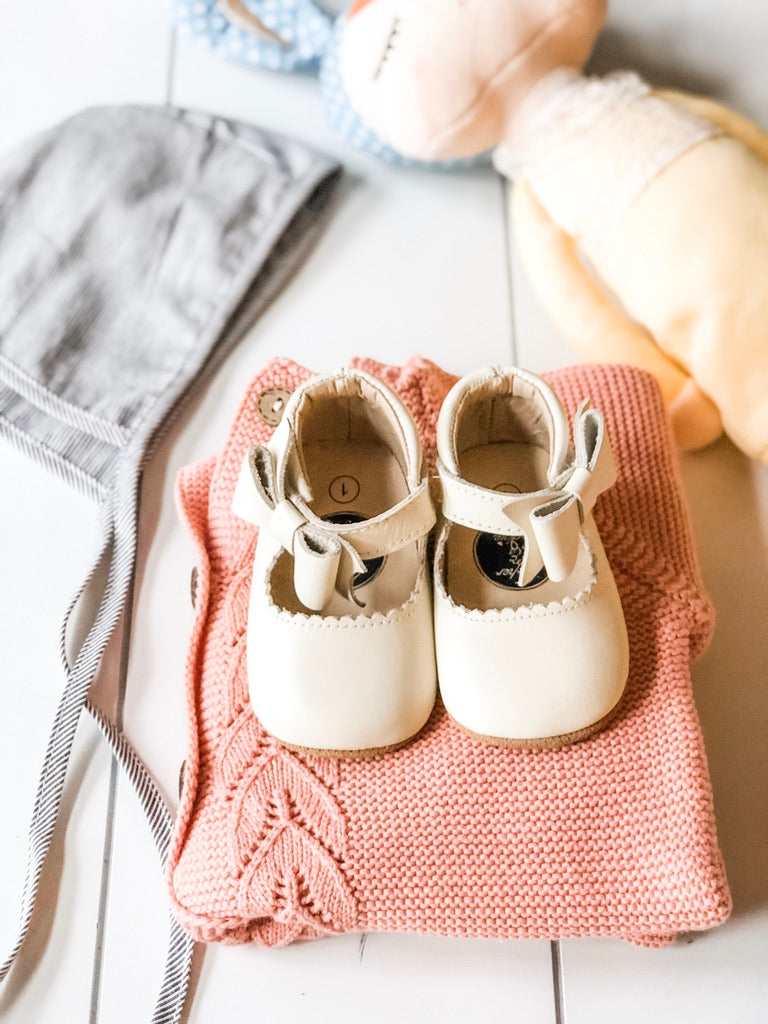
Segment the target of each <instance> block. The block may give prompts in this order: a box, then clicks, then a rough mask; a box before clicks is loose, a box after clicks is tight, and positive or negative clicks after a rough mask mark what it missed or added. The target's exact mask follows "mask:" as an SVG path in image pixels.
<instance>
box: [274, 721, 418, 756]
mask: <svg viewBox="0 0 768 1024" xmlns="http://www.w3.org/2000/svg"><path fill="white" fill-rule="evenodd" d="M431 717H432V716H431V715H430V718H431ZM424 725H426V722H425V723H424ZM423 729H424V726H422V727H421V729H419V731H418V732H415V733H414V734H413V736H408V737H407V739H404V740H400V742H399V743H391V744H390V745H389V746H388V747H369V748H367V749H365V750H319V749H317V748H315V747H300V746H298V745H297V744H295V743H286V742H285V741H284V740H279V741H278V742H279V743H280V744H281V745H282V746H283V747H286V749H288V750H295V751H297V752H298V753H300V754H311V755H312V756H313V757H327V758H329V759H331V760H336V761H339V760H345V761H370V760H372V759H373V758H374V757H381V755H382V754H392V753H394V751H396V750H401V749H402V748H403V747H405V746H407V745H408V744H409V743H412V742H413V741H414V740H415V739H417V738H418V737H419V736H420V734H421V732H422V730H423Z"/></svg>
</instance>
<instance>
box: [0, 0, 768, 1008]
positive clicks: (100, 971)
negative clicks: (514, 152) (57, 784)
mask: <svg viewBox="0 0 768 1024" xmlns="http://www.w3.org/2000/svg"><path fill="white" fill-rule="evenodd" d="M766 39H768V12H767V11H766V7H765V4H764V2H763V0H749V2H746V0H743V2H741V3H739V4H726V3H725V2H724V0H644V3H643V4H637V3H633V2H632V0H620V2H619V0H616V2H615V3H614V4H613V12H612V17H611V21H610V24H609V27H608V29H607V30H606V33H605V36H604V38H603V40H602V42H601V44H600V46H599V49H598V53H597V57H596V61H597V64H598V65H599V66H600V67H601V68H603V69H605V68H610V67H615V66H618V65H619V64H621V62H634V64H635V66H637V67H639V68H640V69H641V70H642V71H644V72H645V73H646V74H647V75H649V76H651V77H652V78H653V79H654V80H656V81H659V82H664V83H672V84H678V85H679V84H682V85H688V86H689V87H698V88H705V89H709V90H710V91H711V92H712V93H714V94H715V95H718V96H720V97H722V98H725V99H727V100H729V101H730V102H732V103H735V104H738V105H740V106H741V107H742V109H744V110H745V111H747V112H748V113H750V114H751V115H752V116H753V117H755V118H757V119H758V120H760V121H762V122H763V123H766V124H768V62H766V60H765V52H766V46H765V44H766ZM166 100H170V101H171V102H173V103H176V104H179V105H183V106H193V107H203V108H207V109H210V110H215V111H218V112H222V113H225V114H228V115H231V116H235V117H239V118H242V119H245V120H253V121H255V122H257V123H259V124H261V125H264V126H271V127H275V128H279V129H280V130H282V131H285V132H289V133H292V134H294V135H297V136H299V137H302V138H304V139H305V140H307V141H309V142H312V143H314V144H316V145H317V146H319V147H322V148H324V149H326V150H328V151H330V152H333V153H336V154H337V155H338V156H339V158H340V159H341V160H342V161H343V162H344V163H345V164H346V166H347V168H348V171H349V174H348V177H347V180H346V183H345V185H344V188H343V192H342V195H341V199H340V202H339V203H338V204H337V207H336V210H335V213H334V215H333V218H332V220H331V222H330V224H329V226H328V229H327V231H326V232H325V234H324V235H323V237H322V239H321V241H320V243H319V245H318V246H317V248H316V250H315V251H314V252H313V254H312V256H311V258H310V260H309V262H308V263H307V265H306V266H305V267H304V268H303V269H302V270H301V272H300V273H299V275H298V276H297V277H296V278H295V280H294V281H293V282H292V283H291V284H290V285H289V287H288V288H287V289H286V290H285V291H284V293H283V294H282V295H281V296H280V298H279V299H278V301H277V302H276V303H275V304H274V305H273V306H272V308H271V309H270V310H269V311H268V312H267V314H266V315H265V316H263V317H262V319H261V320H260V322H259V323H258V324H257V326H256V327H255V328H254V330H253V331H252V332H251V334H250V335H249V336H248V337H247V338H246V340H245V341H244V342H243V343H242V344H241V345H240V346H239V348H238V349H237V350H236V351H235V353H234V354H233V355H232V356H231V358H230V359H229V360H228V362H227V363H226V365H225V366H224V367H223V368H222V370H221V371H220V373H219V375H218V377H217V379H216V380H215V382H214V383H213V385H212V386H211V387H210V388H209V389H208V391H207V393H206V394H205V395H204V396H203V397H202V398H201V400H200V401H199V402H198V403H197V405H196V406H195V408H194V410H193V412H192V413H191V414H190V415H188V416H187V417H186V419H185V421H184V423H183V424H182V425H180V427H179V428H177V429H176V430H175V432H174V433H173V435H172V437H171V438H170V439H169V441H168V443H167V444H166V447H165V449H164V451H163V452H162V453H161V457H159V458H157V459H156V460H155V462H154V463H153V465H152V466H151V467H150V470H149V471H148V474H147V481H146V482H145V486H144V493H145V494H146V495H147V496H148V498H147V501H146V509H145V517H144V533H143V543H142V571H141V574H140V579H139V584H138V594H137V606H136V612H135V616H134V628H133V634H132V643H131V649H130V660H129V669H128V674H127V680H126V698H125V707H124V715H125V722H126V728H127V731H128V733H129V735H130V737H131V738H132V739H133V741H134V742H135V743H136V745H137V746H138V748H139V750H140V751H141V752H142V753H143V754H144V756H145V758H146V760H147V762H148V764H149V765H150V767H151V769H152V770H153V772H154V774H155V776H156V777H157V778H158V780H159V781H160V783H161V785H162V786H163V788H164V790H165V792H166V793H167V794H168V795H169V796H170V797H172V798H175V795H176V786H177V777H178V771H179V765H180V763H181V761H182V759H183V758H184V754H185V722H184V711H183V696H182V661H183V657H184V651H185V646H186V642H187V636H188V632H189V628H190V624H191V617H192V612H191V608H190V602H189V589H188V588H189V571H190V565H191V551H190V548H189V545H188V542H187V540H186V537H185V535H184V534H183V532H182V530H181V528H180V526H179V524H178V523H177V521H176V517H175V514H174V510H173V504H172V500H171V493H172V487H173V480H174V477H175V474H176V471H177V470H178V468H179V467H180V466H182V465H184V464H186V463H188V462H190V461H193V460H196V459H199V458H201V457H203V456H205V455H208V454H209V453H212V452H214V451H216V450H217V448H218V447H219V446H220V445H221V443H222V441H223V439H224V436H225V432H226V429H227V425H228V423H229V420H230V418H231V416H232V413H233V411H234V409H235V406H236V403H237V401H238V399H239V396H240V393H241V391H242V389H243V387H244V384H245V382H246V380H247V379H248V378H249V376H250V375H251V374H252V373H253V372H254V371H255V370H256V369H257V368H258V367H259V366H260V365H262V364H263V363H264V362H265V361H266V360H267V359H268V358H269V357H270V356H272V355H273V354H277V353H281V354H286V355H289V356H292V357H293V358H295V359H297V360H298V361H300V362H304V363H305V364H306V365H308V366H310V367H313V368H315V369H317V370H329V369H333V368H335V367H336V366H338V365H340V364H341V363H342V362H344V361H345V360H346V359H347V358H348V357H349V356H350V355H352V354H355V353H361V354H370V355H373V356H376V357H377V358H379V359H382V360H386V361H392V362H399V361H401V360H403V359H405V358H406V357H407V356H408V355H410V354H411V353H413V352H420V353H422V354H423V355H425V356H428V357H430V358H432V359H434V360H436V361H437V362H439V363H441V364H443V365H444V366H446V367H447V368H449V369H451V370H453V371H455V372H465V371H467V370H469V369H471V368H472V367H474V366H476V365H479V364H483V363H489V362H498V363H507V362H512V363H518V364H520V365H522V366H527V367H529V368H530V369H533V370H536V371H538V370H543V369H546V368H550V367H553V366H557V365H564V364H566V363H567V362H571V361H573V356H572V355H571V353H570V352H569V351H568V350H567V349H566V347H565V346H564V345H563V343H562V342H561V341H560V340H559V339H558V338H557V337H555V336H554V334H553V332H552V330H551V328H550V327H549V325H548V324H547V323H546V322H545V321H544V318H543V316H542V314H541V312H540V311H539V309H538V308H537V306H536V303H535V302H534V300H533V298H532V296H531V294H530V292H529V289H528V287H527V285H526V282H525V280H524V278H523V276H522V274H521V272H520V270H519V268H518V265H517V261H516V258H515V254H514V252H510V246H509V243H508V224H507V219H506V207H505V194H504V189H503V187H502V184H501V182H500V180H499V179H498V178H497V177H496V176H495V175H494V174H493V173H492V172H491V171H490V170H482V171H475V172H472V173H469V174H462V175H456V176H451V175H429V174H424V173H418V172H405V171H401V170H393V169H391V168H389V167H386V166H383V165H381V164H379V163H376V162H375V161H373V160H371V159H368V158H366V157H363V156H361V155H359V154H356V153H353V152H350V151H348V150H347V149H346V148H345V147H344V145H343V144H341V143H339V142H338V141H337V140H336V139H334V137H333V136H332V134H331V133H330V132H329V131H328V130H327V129H326V128H325V126H324V123H323V119H322V112H321V104H320V98H319V93H318V89H317V86H316V83H315V82H314V81H313V80H311V79H307V78H295V79H286V78H281V77H275V76H272V75H269V74H267V73H259V72H254V71H249V70H246V69H243V68H238V67H235V66H232V65H227V64H225V63H222V62H220V61H219V60H216V59H214V58H212V57H210V56H209V55H208V54H207V53H205V52H204V51H203V50H202V49H200V48H199V47H198V46H197V44H195V43H194V42H192V41H190V40H187V39H182V38H176V37H175V35H174V34H173V32H172V31H171V30H170V28H169V26H168V24H167V21H166V18H165V10H164V4H163V0H131V2H129V3H126V2H124V3H119V4H118V3H104V2H103V0H59V2H58V3H56V4H51V3H50V2H48V0H27V2H26V3H23V4H10V3H7V2H4V3H3V5H2V7H0V149H6V148H7V147H9V146H11V145H13V144H14V143H15V142H17V141H19V140H20V139H22V138H23V137H24V136H25V135H27V134H28V133H31V132H32V131H34V130H35V129H38V128H41V127H44V126H46V125H48V124H50V123H53V122H54V121H56V120H58V119H60V118H62V117H64V116H66V115H67V114H69V113H72V112H74V111H75V110H77V109H79V108H81V107H83V106H86V105H90V104H97V103H108V102H122V101H134V102H152V103H160V102H164V101H166ZM683 470H684V477H685V485H686V489H687V492H688V498H689V501H690V503H691V506H692V512H693V519H694V528H695V533H696V539H697V543H698V549H699V553H700V556H701V560H702V563H703V567H704V573H705V577H706V581H707V583H708V586H709V589H710V592H711V594H712V596H713V598H714V600H715V603H716V606H717V608H718V611H719V626H718V630H717V634H716V637H715V640H714V643H713V644H712V647H711V649H710V650H709V652H708V653H707V655H706V656H705V657H704V659H703V660H702V661H701V662H700V663H699V664H698V665H697V666H696V671H695V682H696V694H697V702H698V707H699V711H700V714H701V718H702V722H703V727H704V733H705V738H706V743H707V750H708V753H709V758H710V768H711V773H712V779H713V783H714V790H715V801H716V808H717V815H718V822H719V828H720V839H721V844H722V849H723V852H724V855H725V859H726V864H727V868H728V872H729V877H730V882H731V886H732V890H733V896H734V902H735V909H734V915H733V918H732V920H731V921H730V922H729V923H728V924H726V925H725V926H724V927H723V928H721V929H720V930H719V931H718V932H716V933H712V934H710V935H703V936H699V937H696V939H695V941H693V942H691V943H690V944H685V943H680V944H678V945H676V946H673V947H672V948H669V949H666V950H662V951H649V950H642V949H637V948H634V947H631V946H628V945H625V944H623V943H621V942H619V941H611V940H569V941H566V942H561V943H555V944H550V943H548V942H533V941H530V942H509V943H499V942H490V941H488V942H480V941H472V940H455V939H453V940H449V939H442V940H441V939H426V938H418V937H410V936H409V937H403V936H396V935H371V936H369V937H368V938H367V941H365V942H361V940H360V937H358V936H348V937H342V938H340V939H337V940H327V941H324V942H318V943H313V944H305V945H299V946H296V947H290V948H287V949H281V950H263V949H256V948H253V949H251V948H219V947H210V948H209V949H208V950H207V951H206V953H205V957H204V960H203V961H202V964H201V965H199V970H198V976H197V982H196V991H195V993H194V1001H193V1003H192V1006H191V1010H190V1013H189V1020H190V1021H192V1022H196V1024H200V1022H211V1021H220V1020H227V1019H232V1016H230V1015H234V1014H238V1015H239V1019H254V1020H263V1021H268V1022H270V1024H281V1022H288V1021H290V1022H297V1024H301V1022H303V1021H313V1022H317V1021H321V1022H324V1021H333V1022H334V1024H346V1022H348V1021H349V1022H352V1021H355V1022H357V1021H360V1020H364V1021H371V1022H379V1021H382V1022H384V1021H390V1020H392V1019H398V1020H401V1021H403V1022H410V1021H422V1020H425V1019H426V1020H433V1019H441V1018H442V1019H443V1020H448V1021H454V1020H455V1021H459V1020H461V1021H465V1020H481V1019H487V1018H490V1017H493V1018H494V1019H496V1020H508V1021H520V1022H524V1024H529V1022H530V1024H538V1022H553V1021H557V1022H562V1021H567V1022H568V1024H601V1022H611V1024H613V1022H616V1021H621V1022H622V1024H634V1022H640V1021H642V1022H644V1024H645V1022H647V1021H648V1020H655V1021H661V1022H667V1021H669V1022H672V1021H674V1022H676V1024H686V1022H689V1021H690V1022H694V1021H695V1022H696V1024H721V1022H724V1021H739V1022H741V1024H752V1022H762V1021H765V1020H768V970H766V968H767V966H768V964H767V957H768V799H767V797H766V793H768V685H766V683H767V680H766V675H767V674H768V671H767V670H768V631H767V630H766V628H765V618H766V614H767V613H768V472H766V471H765V470H762V469H758V468H757V467H756V466H754V465H752V464H750V463H749V462H748V461H747V460H746V459H745V458H744V457H743V456H741V455H740V454H739V453H738V452H737V451H736V450H735V449H734V448H732V447H731V446H730V445H729V444H728V443H727V442H720V443H719V444H717V445H716V446H714V447H713V448H711V449H709V450H707V451H705V452H702V453H700V454H698V455H691V456H688V457H686V458H685V459H684V462H683ZM0 480H2V483H1V484H0V582H1V585H0V664H1V665H2V676H1V677H0V821H1V822H2V827H1V828H0V952H4V951H5V946H6V945H7V944H8V940H9V938H10V936H11V934H12V933H13V929H14V925H15V920H16V912H17V900H18V890H19V887H20V884H21V879H22V871H23V862H24V850H25V835H26V829H27V825H28V815H29V812H30V809H31V803H32V795H33V792H34V787H35V784H36V780H37V772H38V767H39V763H40V761H41V758H42V752H43V747H44V743H45V740H46V737H47V733H48V728H49V723H50V719H51V717H52V714H53V709H54V706H55V702H56V698H57V694H58V691H59V688H60V686H61V683H62V678H61V673H60V671H59V665H58V653H57V631H58V624H59V620H60V617H61V615H62V612H63V609H64V607H65V605H66V602H67V600H68V598H69V596H70V595H71V592H72V590H73V588H74V586H75V585H76V584H77V583H78V582H79V579H80V576H81V574H82V571H83V568H84V566H85V565H86V563H87V560H88V557H89V554H90V545H91V541H92V537H93V527H94V524H95V515H94V511H93V509H92V507H91V506H90V505H89V504H88V502H87V501H86V500H85V499H83V498H80V497H78V496H76V495H74V494H72V493H71V492H69V491H68V490H67V489H66V488H65V486H64V485H63V484H60V483H58V482H57V481H55V480H54V479H52V478H51V477H49V476H48V475H47V474H45V473H44V472H43V470H41V469H39V468H38V467H36V466H33V465H32V464H30V463H29V462H27V461H26V460H24V459H23V458H22V457H21V456H20V455H18V454H16V452H15V451H12V450H10V449H8V448H7V447H2V448H0ZM61 826H62V827H61V828H60V830H59V832H58V833H57V838H56V842H55V846H54V849H53V851H52V855H51V857H50V858H49V862H48V864H47V867H46V871H45V875H44V883H45V899H44V901H43V904H44V905H43V906H41V908H40V912H39V913H38V914H37V916H36V918H35V921H34V927H33V931H32V934H31V936H30V938H29V941H28V942H27V944H26V946H25V947H24V950H23V956H22V962H21V964H20V965H19V966H18V968H17V969H16V970H15V973H14V974H13V975H12V976H11V978H10V979H9V980H8V981H7V982H6V983H5V986H4V987H3V988H2V989H0V1019H2V1020H3V1021H7V1022H9V1024H33V1022H34V1024H49V1022H57V1024H59V1022H64V1024H69V1022H82V1021H94V1022H95V1021H98V1022H105V1024H113V1022H114V1024H122V1022H130V1024H134V1022H137V1024H138V1022H141V1021H145V1020H149V1018H150V1016H151V1010H152V1007H153V1005H154V997H155V994H156V989H157V986H158V983H159V979H160V974H161V968H162V961H163V953H164V944H165V940H166V910H165V897H164V889H163V883H162V879H161V874H160V871H159V868H158V865H157V863H156V859H155V853H154V849H153V847H152V844H151V841H150V838H149V836H148V834H147V831H146V829H145V827H144V823H143V821H142V818H141V815H140V813H139V810H138V807H137V805H136V803H135V801H134V799H133V797H132V795H131V793H130V792H129V791H128V789H127V788H126V787H125V786H124V785H123V783H122V781H121V780H120V779H118V778H117V777H116V776H115V774H114V772H113V771H112V769H111V765H110V760H109V758H108V756H107V755H106V753H105V751H104V750H103V749H102V748H101V747H100V746H99V744H98V742H97V738H96V735H95V729H94V728H93V727H92V726H91V724H90V723H89V722H88V721H84V722H83V723H82V726H81V728H80V732H79V734H78V740H77V744H76V756H75V760H74V764H73V769H72V771H71V774H70V779H69V783H68V786H67V789H66V794H65V809H64V815H63V818H62V822H61Z"/></svg>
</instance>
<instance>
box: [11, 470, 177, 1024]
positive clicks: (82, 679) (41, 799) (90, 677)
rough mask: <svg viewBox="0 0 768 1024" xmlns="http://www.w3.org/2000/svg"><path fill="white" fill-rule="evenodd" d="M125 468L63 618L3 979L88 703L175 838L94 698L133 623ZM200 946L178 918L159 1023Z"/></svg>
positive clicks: (146, 802) (132, 506)
mask: <svg viewBox="0 0 768 1024" xmlns="http://www.w3.org/2000/svg"><path fill="white" fill-rule="evenodd" d="M120 471H122V472H123V479H122V480H120V483H121V484H122V486H121V487H115V488H113V489H111V490H110V492H109V496H108V497H107V498H106V499H105V501H104V503H103V504H102V506H101V509H100V521H99V538H100V540H99V545H98V554H97V556H96V558H95V559H94V562H93V565H92V567H91V570H90V572H89V573H88V575H87V577H86V579H85V581H84V583H83V585H82V586H81V588H80V590H79V591H78V593H77V594H76V596H75V598H74V600H73V601H72V603H71V604H70V606H69V608H68V610H67V613H66V615H65V618H64V622H63V624H62V629H61V650H62V658H63V661H64V666H65V670H66V674H67V680H66V685H65V686H64V690H63V692H62V694H61V698H60V700H59V705H58V708H57V710H56V716H55V718H54V722H53V727H52V729H51V734H50V738H49V740H48V746H47V748H46V751H45V757H44V760H43V767H42V771H41V773H40V779H39V782H38V786H37V794H36V797H35V804H34V808H33V811H32V821H31V823H30V827H29V839H28V847H27V867H26V876H25V879H24V889H23V892H22V897H21V912H20V918H19V925H18V929H17V936H16V940H15V942H14V944H13V946H12V948H11V950H10V952H9V953H8V955H7V956H6V957H5V959H4V960H3V962H2V964H0V981H2V980H3V979H4V978H5V977H6V975H7V974H8V973H9V971H10V969H11V967H12V966H13V964H14V962H15V960H16V957H17V955H18V953H19V950H20V949H21V947H22V945H23V944H24V940H25V939H26V937H27V933H28V932H29V926H30V922H31V920H32V913H33V911H34V907H35V903H36V902H37V897H38V893H39V889H40V877H41V875H42V871H43V865H44V864H45V859H46V857H47V855H48V851H49V849H50V846H51V840H52V838H53V832H54V828H55V826H56V820H57V818H58V815H59V808H60V806H61V797H62V792H63V789H64V782H65V779H66V775H67V768H68V766H69V761H70V758H71V754H72V745H73V743H74V739H75V733H76V731H77V725H78V721H79V719H80V715H81V712H82V710H83V708H87V709H88V711H89V713H90V714H91V715H92V717H93V718H94V719H95V721H96V724H97V725H98V726H99V728H100V730H101V732H102V734H103V736H104V737H105V739H106V740H107V742H108V743H109V745H110V747H111V748H112V752H113V754H114V756H115V758H116V759H117V761H118V763H119V764H120V765H121V766H122V768H123V770H124V771H125V773H126V775H127V777H128V779H129V780H130V782H131V784H132V785H133V787H134V789H135V790H136V793H137V795H138V797H139V800H140V802H141V805H142V807H143V809H144V812H145V814H146V816H147V818H148V820H149V823H150V827H151V829H152V833H153V836H154V839H155V844H156V846H157V848H158V851H159V853H160V856H161V859H162V860H163V863H164V862H165V859H166V856H167V851H168V847H169V844H170V837H171V829H172V817H171V813H170V811H169V809H168V807H167V806H166V804H165V801H164V799H163V797H162V796H161V794H160V792H159V790H158V788H157V785H156V784H155V782H154V781H153V780H152V778H151V776H150V775H149V773H148V771H147V769H146V767H145V766H144V765H143V763H142V762H141V760H140V759H139V757H138V755H137V754H136V752H135V751H134V750H133V748H132V747H131V745H130V744H129V742H128V740H127V739H126V738H125V736H124V735H123V734H122V732H121V731H120V730H119V729H118V728H117V727H116V726H115V725H114V724H113V723H112V722H110V721H109V720H108V719H107V718H106V717H105V716H104V715H103V714H102V713H101V711H99V710H98V709H97V708H96V707H95V706H94V705H93V704H91V703H90V702H89V701H88V694H89V692H90V689H91V687H92V685H93V682H94V680H95V679H96V676H97V674H98V670H99V665H100V663H101V658H102V655H103V654H104V650H105V648H106V646H107V643H108V642H109V640H110V638H111V637H112V635H113V634H114V632H115V628H116V626H117V624H118V622H119V621H120V617H121V615H122V614H123V612H124V611H125V613H126V616H125V618H124V624H123V627H122V631H123V632H125V630H126V629H127V628H128V626H127V625H126V619H128V618H129V617H130V614H131V605H132V600H131V599H132V595H133V583H134V576H135V570H136V550H137V538H138V505H139V482H140V472H141V471H140V468H139V467H138V466H129V465H128V464H127V461H126V462H125V463H123V464H122V465H121V466H120V468H119V470H118V473H120ZM105 559H108V560H109V561H108V573H107V581H106V584H105V585H104V591H103V595H102V597H101V600H100V603H99V606H98V609H97V611H96V614H95V617H94V620H93V623H92V625H91V626H90V629H89V630H88V634H87V636H86V638H85V640H84V641H83V643H82V645H81V646H80V648H79V650H78V652H77V656H76V657H75V659H74V662H73V663H72V664H70V663H69V660H68V658H67V655H66V632H67V626H68V624H69V621H70V619H71V617H72V614H73V612H74V610H75V608H76V607H77V606H78V604H79V603H80V601H81V599H82V597H83V595H84V593H85V591H86V589H87V588H88V586H89V585H90V583H91V582H92V580H93V579H94V577H95V576H96V573H97V571H98V569H99V568H100V566H101V565H102V563H103V562H104V560H105ZM193 948H194V942H193V940H192V939H191V937H190V936H189V935H187V934H186V933H185V932H184V931H183V930H182V929H181V926H180V925H179V924H178V922H177V921H176V920H175V919H173V918H172V919H171V934H170V940H169V946H168V953H167V959H166V966H165V973H164V976H163V982H162V986H161V990H160V994H159V995H158V998H157V1003H156V1005H155V1011H154V1014H153V1017H152V1024H177V1022H178V1021H180V1020H181V1014H182V1011H183V1008H184V1001H185V999H186V994H187V989H188V986H189V976H190V969H191V961H192V952H193Z"/></svg>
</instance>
